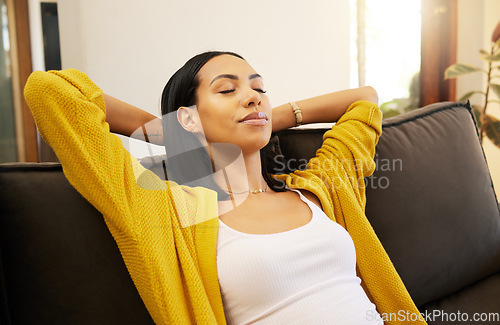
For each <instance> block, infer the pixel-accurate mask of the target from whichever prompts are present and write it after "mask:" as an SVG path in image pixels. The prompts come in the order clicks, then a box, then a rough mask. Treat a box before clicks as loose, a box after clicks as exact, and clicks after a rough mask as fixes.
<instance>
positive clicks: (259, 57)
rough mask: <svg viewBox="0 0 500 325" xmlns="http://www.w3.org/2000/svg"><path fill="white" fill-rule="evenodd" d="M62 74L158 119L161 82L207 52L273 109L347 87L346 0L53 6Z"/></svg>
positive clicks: (102, 1)
mask: <svg viewBox="0 0 500 325" xmlns="http://www.w3.org/2000/svg"><path fill="white" fill-rule="evenodd" d="M58 4H59V19H60V31H61V54H62V65H63V68H69V67H74V68H79V69H81V70H83V71H85V72H86V73H88V74H89V75H90V76H91V77H92V79H93V80H94V81H95V82H96V83H97V84H98V85H99V86H100V87H101V88H103V90H104V91H106V92H107V93H109V94H111V95H113V96H115V97H118V98H120V99H122V100H125V101H128V102H130V103H132V104H134V105H137V106H140V107H141V108H143V109H146V110H148V111H150V112H151V113H153V114H155V115H159V98H160V94H161V91H162V89H163V86H164V85H165V83H166V81H167V80H168V78H169V77H170V76H171V75H172V74H173V73H174V72H175V71H176V70H177V69H178V68H179V67H180V66H181V65H182V64H184V62H185V61H187V59H189V58H190V57H191V56H193V55H195V54H197V53H199V52H202V51H205V50H211V49H223V50H231V51H235V52H238V53H240V54H241V55H243V56H244V57H245V58H246V59H247V60H248V61H249V62H250V64H251V65H252V66H253V67H254V68H255V69H256V70H257V71H258V72H259V73H260V74H261V75H262V76H263V77H264V82H265V85H266V88H267V90H268V92H269V96H270V98H271V102H272V104H273V105H278V104H282V103H284V102H288V101H290V100H299V99H301V98H304V97H310V96H314V95H318V94H322V93H325V92H330V91H332V90H338V89H343V88H348V87H349V0H338V1H331V0H315V1H310V2H306V1H303V0H288V1H286V0H273V1H266V0H255V1H243V0H217V1H193V0H190V1H189V0H188V1H181V0H169V1H165V0H147V1H144V0H121V1H116V0H114V1H113V0H59V1H58Z"/></svg>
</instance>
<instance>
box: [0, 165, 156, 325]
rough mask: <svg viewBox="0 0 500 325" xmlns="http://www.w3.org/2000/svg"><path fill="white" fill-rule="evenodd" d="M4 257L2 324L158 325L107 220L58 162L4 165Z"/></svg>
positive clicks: (0, 205) (0, 222)
mask: <svg viewBox="0 0 500 325" xmlns="http://www.w3.org/2000/svg"><path fill="white" fill-rule="evenodd" d="M0 252H1V261H0V263H1V264H0V266H3V273H2V274H1V275H0V281H1V280H2V278H1V277H2V276H3V278H4V279H3V280H4V281H3V283H0V289H1V288H2V286H3V290H2V292H1V297H3V299H2V300H3V301H1V302H2V306H0V312H1V313H2V315H1V318H0V320H1V324H61V325H62V324H82V325H84V324H85V325H88V324H103V325H104V324H153V321H152V319H151V317H150V316H149V313H148V312H147V310H146V308H145V306H144V304H143V302H142V300H141V299H140V296H139V294H138V292H137V290H136V289H135V286H134V284H133V282H132V280H131V278H130V276H129V274H128V272H127V269H126V267H125V264H124V263H123V260H122V259H121V256H120V252H119V251H118V247H117V246H116V244H115V241H114V240H113V237H112V236H111V234H110V233H109V231H108V229H107V227H106V224H105V223H104V220H103V218H102V215H101V214H100V213H99V212H98V211H97V210H96V209H95V208H94V207H93V206H92V205H90V203H88V202H87V201H86V200H85V199H84V198H83V197H82V196H81V195H80V194H79V193H78V192H77V191H76V190H75V189H74V188H73V187H72V186H71V185H70V184H69V182H68V181H67V180H66V178H65V177H64V174H63V173H62V169H61V166H60V165H59V164H55V163H42V164H2V165H0ZM0 299H1V298H0Z"/></svg>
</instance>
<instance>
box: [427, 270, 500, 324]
mask: <svg viewBox="0 0 500 325" xmlns="http://www.w3.org/2000/svg"><path fill="white" fill-rule="evenodd" d="M499 292H500V273H496V274H494V275H492V276H490V277H488V278H486V279H483V280H480V281H479V282H477V283H474V284H473V285H470V286H467V287H465V288H464V289H462V290H460V291H458V292H456V293H453V294H451V295H449V296H447V297H445V298H442V299H438V300H436V301H433V302H431V303H428V304H426V305H424V306H422V307H421V308H420V312H421V313H422V314H423V315H425V316H426V317H427V321H428V324H429V325H433V324H464V325H465V324H467V325H472V324H478V325H479V324H481V325H484V324H497V325H498V324H500V299H499ZM457 311H460V314H458V312H457Z"/></svg>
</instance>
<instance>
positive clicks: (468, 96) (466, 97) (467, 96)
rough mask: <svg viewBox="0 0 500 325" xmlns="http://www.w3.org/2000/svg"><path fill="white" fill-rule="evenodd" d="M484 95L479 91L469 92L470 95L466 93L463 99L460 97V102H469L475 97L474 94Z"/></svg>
mask: <svg viewBox="0 0 500 325" xmlns="http://www.w3.org/2000/svg"><path fill="white" fill-rule="evenodd" d="M482 93H483V92H482V91H477V90H475V91H469V92H468V93H466V94H465V95H463V96H462V97H460V98H459V99H458V101H459V102H461V101H463V100H467V99H469V98H471V97H472V95H474V94H482Z"/></svg>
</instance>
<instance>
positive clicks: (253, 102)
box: [243, 88, 262, 108]
mask: <svg viewBox="0 0 500 325" xmlns="http://www.w3.org/2000/svg"><path fill="white" fill-rule="evenodd" d="M261 97H262V96H261V95H260V93H259V92H258V91H256V90H254V89H252V88H249V89H248V91H247V92H246V93H245V97H244V98H243V106H244V107H246V108H254V107H257V106H259V105H260V104H261Z"/></svg>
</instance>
